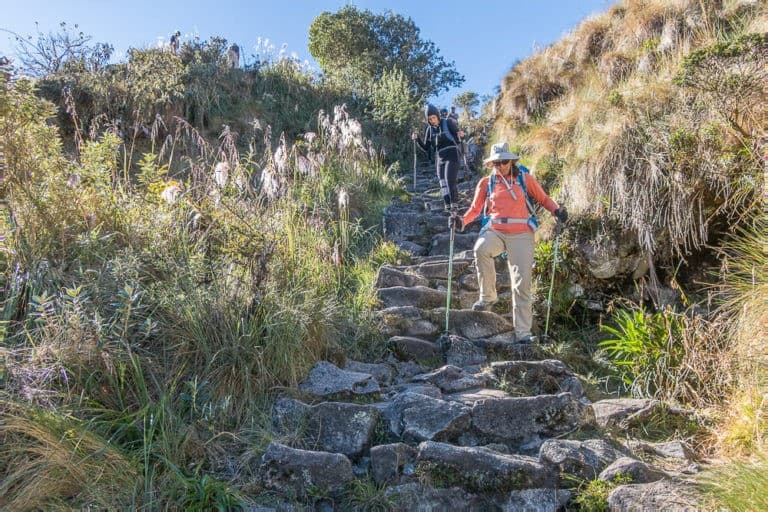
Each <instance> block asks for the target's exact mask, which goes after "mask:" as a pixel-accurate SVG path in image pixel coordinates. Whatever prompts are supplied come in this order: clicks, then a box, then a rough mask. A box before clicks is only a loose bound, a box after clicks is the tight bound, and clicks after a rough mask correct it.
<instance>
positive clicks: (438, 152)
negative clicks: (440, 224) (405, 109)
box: [411, 103, 464, 210]
mask: <svg viewBox="0 0 768 512" xmlns="http://www.w3.org/2000/svg"><path fill="white" fill-rule="evenodd" d="M424 116H425V117H426V118H427V128H426V130H425V131H424V139H423V140H422V139H420V138H419V134H418V133H416V132H413V134H412V135H411V138H412V139H413V140H415V141H416V142H417V143H418V145H419V146H420V147H421V149H423V150H424V151H426V152H427V154H434V155H435V167H436V170H437V179H438V180H440V191H441V193H442V194H443V200H444V201H445V208H446V209H447V210H456V209H457V208H458V204H457V203H458V201H459V191H458V188H457V187H456V176H457V174H458V172H459V144H460V140H461V139H462V138H463V137H464V132H463V131H462V130H459V126H458V125H457V124H456V121H455V120H454V119H448V118H443V119H440V112H439V111H438V110H437V107H435V106H434V105H431V104H429V103H427V105H426V107H425V109H424Z"/></svg>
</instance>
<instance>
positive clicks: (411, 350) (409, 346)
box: [387, 336, 438, 361]
mask: <svg viewBox="0 0 768 512" xmlns="http://www.w3.org/2000/svg"><path fill="white" fill-rule="evenodd" d="M387 344H388V345H389V346H390V347H391V348H392V350H393V352H394V353H395V355H396V356H397V357H399V358H400V359H404V360H413V359H415V360H417V361H426V360H429V359H434V358H435V357H437V354H438V350H437V345H435V344H434V343H432V342H431V341H427V340H422V339H420V338H413V337H410V336H393V337H391V338H390V339H389V341H388V342H387Z"/></svg>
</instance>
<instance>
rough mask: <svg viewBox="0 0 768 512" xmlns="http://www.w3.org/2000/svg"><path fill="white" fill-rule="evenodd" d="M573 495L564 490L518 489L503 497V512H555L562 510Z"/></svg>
mask: <svg viewBox="0 0 768 512" xmlns="http://www.w3.org/2000/svg"><path fill="white" fill-rule="evenodd" d="M572 494H573V493H571V491H568V490H566V489H547V488H544V489H520V490H516V491H509V493H508V494H507V495H506V496H504V500H503V502H502V507H501V510H502V511H503V512H557V511H558V510H564V509H565V505H566V504H567V503H568V501H569V500H570V499H571V496H572Z"/></svg>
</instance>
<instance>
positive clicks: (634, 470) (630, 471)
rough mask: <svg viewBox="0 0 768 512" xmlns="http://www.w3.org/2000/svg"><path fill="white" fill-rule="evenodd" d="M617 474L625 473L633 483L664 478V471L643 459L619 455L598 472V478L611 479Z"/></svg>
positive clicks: (645, 482) (644, 482)
mask: <svg viewBox="0 0 768 512" xmlns="http://www.w3.org/2000/svg"><path fill="white" fill-rule="evenodd" d="M619 475H626V476H628V477H629V478H631V479H632V483H633V484H647V483H649V482H655V481H656V480H661V479H662V478H664V476H665V475H664V472H662V471H659V470H658V469H655V468H652V467H651V466H649V465H648V464H646V463H645V462H643V461H640V460H637V459H633V458H631V457H619V458H618V459H616V460H615V461H613V463H611V465H610V466H608V467H607V468H605V469H604V470H603V471H601V472H600V475H599V476H598V479H600V480H604V481H611V480H613V479H614V478H616V477H617V476H619Z"/></svg>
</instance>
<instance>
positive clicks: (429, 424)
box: [380, 392, 470, 442]
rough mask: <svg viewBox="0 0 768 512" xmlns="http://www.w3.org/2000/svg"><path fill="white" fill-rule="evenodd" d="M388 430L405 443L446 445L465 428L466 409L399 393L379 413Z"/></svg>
mask: <svg viewBox="0 0 768 512" xmlns="http://www.w3.org/2000/svg"><path fill="white" fill-rule="evenodd" d="M380 410H381V413H382V416H383V417H384V419H386V420H387V422H388V424H389V429H390V431H391V433H392V434H394V435H395V436H397V437H399V438H401V439H404V440H407V441H416V442H418V441H426V440H438V441H449V440H452V439H455V438H456V437H458V436H459V435H460V434H461V433H462V432H464V431H466V430H467V429H468V428H469V424H470V416H469V412H470V409H469V407H467V406H465V405H463V404H460V403H457V402H447V401H445V400H441V399H438V398H432V397H429V396H426V395H422V394H420V393H409V392H404V393H399V394H398V395H397V396H395V397H394V398H393V399H392V400H391V401H390V402H389V403H387V404H386V406H384V407H382V408H381V409H380Z"/></svg>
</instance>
